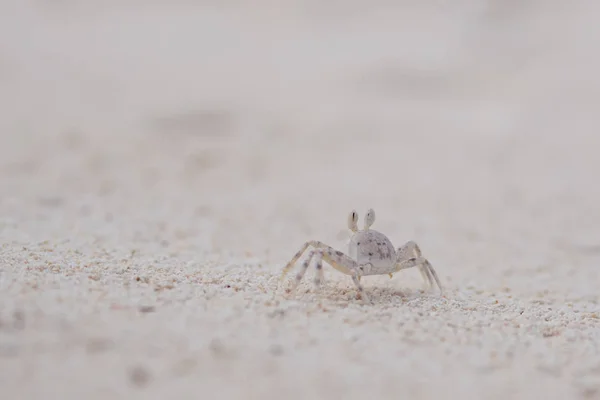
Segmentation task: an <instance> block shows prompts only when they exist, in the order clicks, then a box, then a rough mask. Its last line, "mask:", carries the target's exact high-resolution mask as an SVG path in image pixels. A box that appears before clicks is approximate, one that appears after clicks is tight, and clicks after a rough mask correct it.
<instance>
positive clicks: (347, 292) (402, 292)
mask: <svg viewBox="0 0 600 400" xmlns="http://www.w3.org/2000/svg"><path fill="white" fill-rule="evenodd" d="M364 294H365V295H366V297H361V296H360V295H359V294H358V291H357V290H356V288H354V287H339V286H337V285H332V286H328V287H322V288H321V289H320V290H315V289H314V287H313V288H311V287H307V286H302V287H298V289H297V290H296V291H295V292H293V293H292V292H289V291H287V290H286V292H285V298H286V299H288V300H296V301H301V302H314V301H322V302H327V303H332V304H337V305H344V306H345V305H348V304H349V303H352V304H356V305H364V306H374V305H400V304H403V303H407V302H411V301H413V300H417V301H418V300H426V299H435V298H436V297H437V298H441V297H442V294H440V292H439V291H436V290H435V289H418V288H396V287H388V286H383V287H377V286H375V287H365V289H364Z"/></svg>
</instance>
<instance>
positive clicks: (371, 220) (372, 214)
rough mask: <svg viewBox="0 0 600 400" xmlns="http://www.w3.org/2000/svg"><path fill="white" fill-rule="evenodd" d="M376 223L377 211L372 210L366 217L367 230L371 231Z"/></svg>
mask: <svg viewBox="0 0 600 400" xmlns="http://www.w3.org/2000/svg"><path fill="white" fill-rule="evenodd" d="M374 222H375V211H373V209H372V208H370V209H369V211H367V215H365V230H367V229H369V228H370V227H371V225H373V223H374Z"/></svg>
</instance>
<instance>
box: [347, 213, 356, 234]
mask: <svg viewBox="0 0 600 400" xmlns="http://www.w3.org/2000/svg"><path fill="white" fill-rule="evenodd" d="M348 229H350V230H351V231H352V232H356V231H357V230H358V213H357V212H356V211H355V210H352V211H351V212H350V214H349V215H348Z"/></svg>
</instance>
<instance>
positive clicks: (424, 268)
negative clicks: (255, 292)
mask: <svg viewBox="0 0 600 400" xmlns="http://www.w3.org/2000/svg"><path fill="white" fill-rule="evenodd" d="M374 222H375V211H374V210H373V209H369V210H368V211H367V214H366V215H365V219H364V229H362V230H359V229H358V213H357V212H356V210H352V211H351V212H350V214H349V215H348V228H349V229H350V231H351V232H352V237H351V238H350V243H349V245H348V254H344V253H343V252H341V251H339V250H336V249H334V248H333V247H331V246H328V245H326V244H325V243H322V242H319V241H316V240H311V241H308V242H306V243H304V245H303V246H302V247H301V248H300V250H298V252H297V253H296V254H295V255H294V257H293V258H292V259H291V260H290V261H289V262H288V263H287V265H286V266H285V267H284V268H283V272H282V274H281V280H283V279H284V278H285V276H286V275H287V274H288V272H289V271H290V270H291V269H292V268H293V267H294V265H295V264H296V262H297V261H298V259H299V258H300V257H301V256H302V254H304V252H305V251H306V250H307V249H308V248H309V247H313V249H312V250H311V251H310V252H309V255H308V257H307V258H306V259H305V260H304V262H303V263H302V266H301V268H300V269H299V271H298V274H297V275H296V278H295V282H294V283H293V286H292V289H291V291H292V292H293V291H294V290H295V289H296V287H297V286H298V284H300V282H301V281H302V278H303V277H304V274H305V273H306V271H307V269H308V267H309V265H310V262H311V260H314V266H315V269H316V274H315V279H314V284H315V287H316V289H319V287H320V286H321V282H322V281H323V261H325V262H326V263H328V264H329V265H331V266H332V267H333V268H335V269H336V270H338V271H339V272H341V273H343V274H346V275H350V276H351V277H352V281H353V282H354V285H355V286H356V288H357V289H358V293H357V297H358V298H360V297H364V289H363V286H362V285H361V283H360V280H361V277H363V276H368V275H389V277H390V278H392V277H393V274H394V273H396V272H398V271H400V270H403V269H407V268H413V267H417V268H419V271H420V272H421V276H422V277H423V280H424V281H425V282H426V283H428V284H429V287H430V288H432V287H433V286H434V281H435V283H436V284H437V286H438V288H439V289H440V292H442V291H443V288H442V285H441V283H440V280H439V278H438V276H437V273H436V272H435V270H434V269H433V267H432V266H431V263H430V262H429V261H428V260H427V259H426V258H425V257H423V256H422V253H421V249H420V248H419V246H418V245H417V243H415V242H414V241H409V242H407V243H405V244H404V245H403V246H402V247H400V248H398V249H397V250H396V249H395V248H394V246H393V244H392V242H391V240H390V239H389V238H388V237H387V236H386V235H385V234H383V233H381V232H378V231H376V230H373V229H371V226H372V225H373V223H374Z"/></svg>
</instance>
